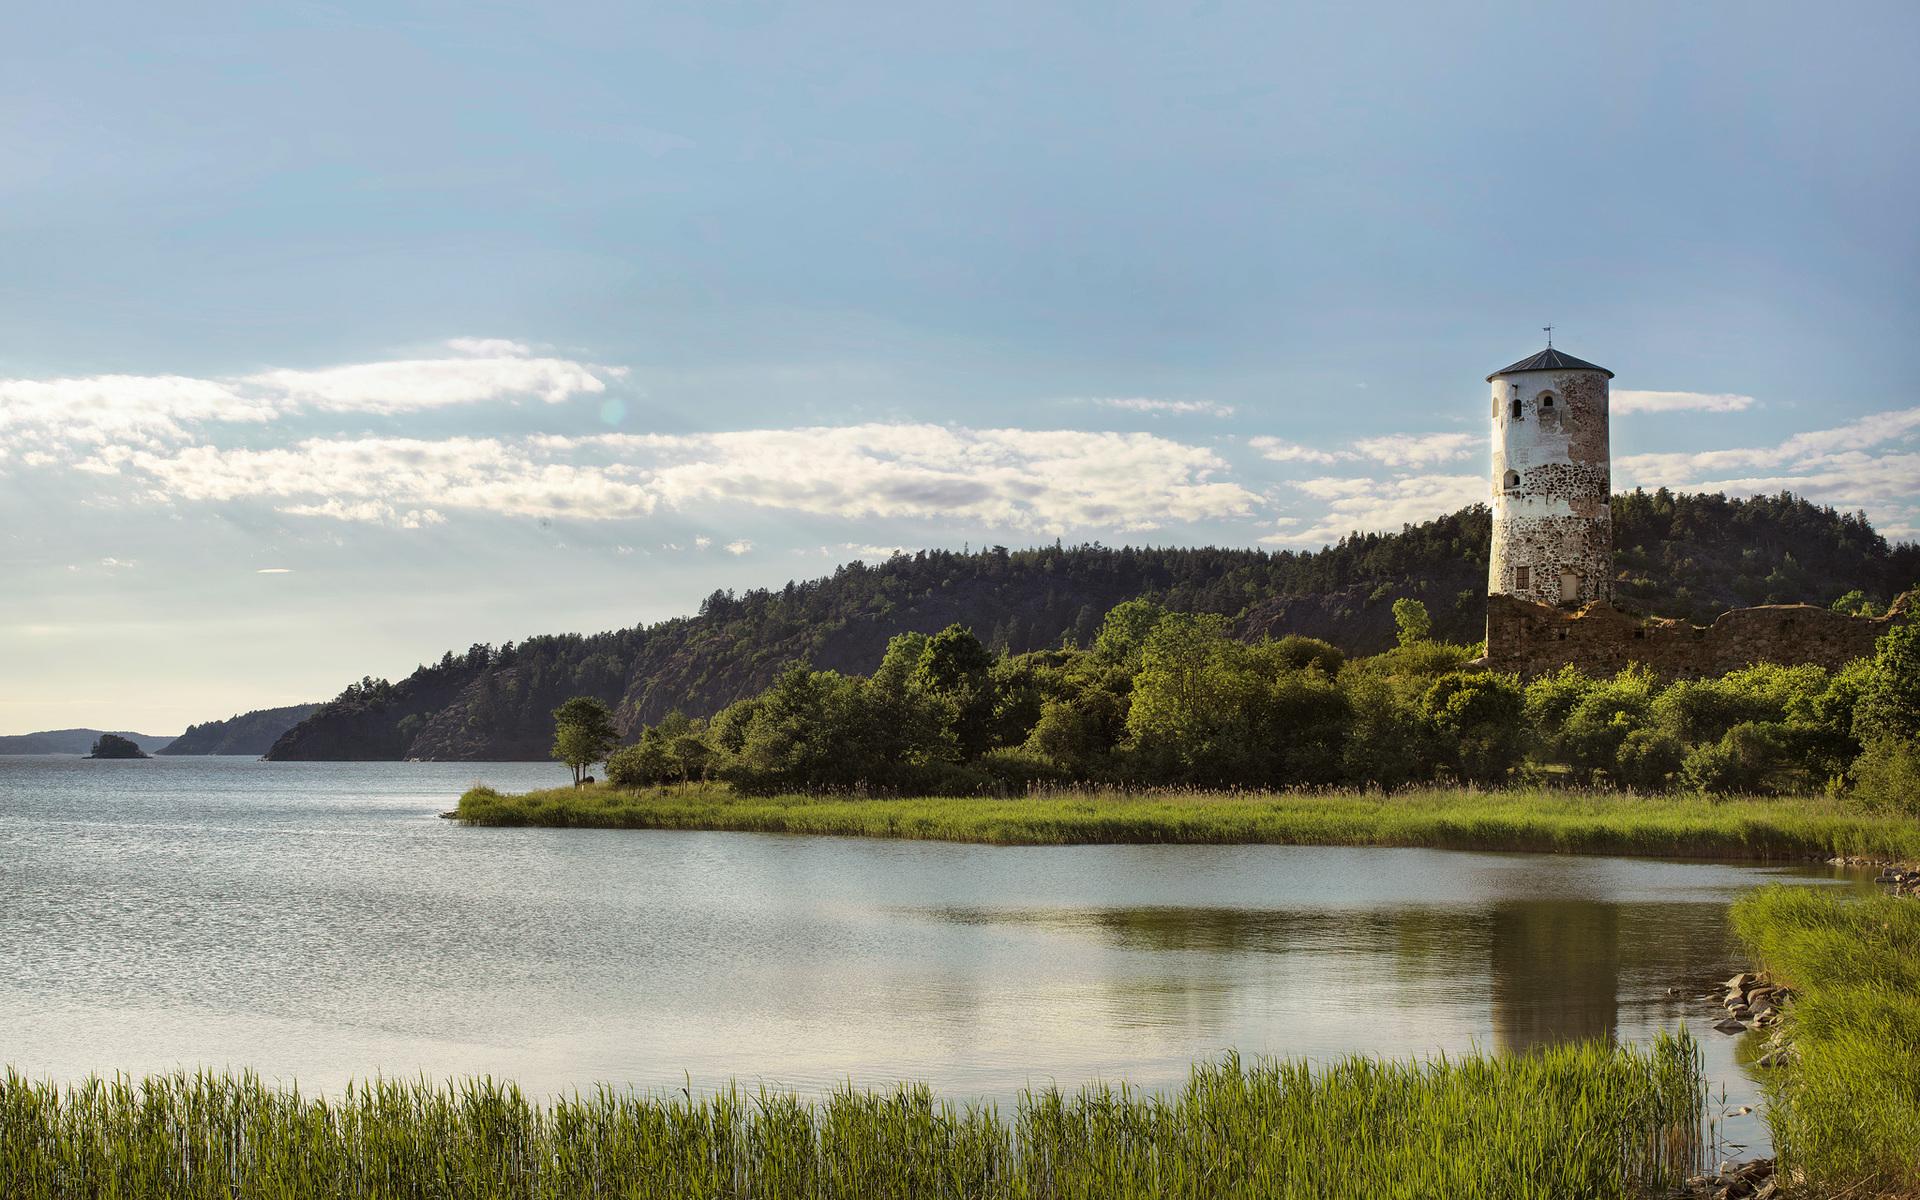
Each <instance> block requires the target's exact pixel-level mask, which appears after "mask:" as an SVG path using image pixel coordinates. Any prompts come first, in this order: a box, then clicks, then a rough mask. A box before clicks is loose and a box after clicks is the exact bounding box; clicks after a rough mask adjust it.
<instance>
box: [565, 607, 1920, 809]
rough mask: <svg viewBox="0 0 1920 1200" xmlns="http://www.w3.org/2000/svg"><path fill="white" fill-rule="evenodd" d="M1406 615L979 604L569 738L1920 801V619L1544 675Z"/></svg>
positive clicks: (664, 778) (620, 754)
mask: <svg viewBox="0 0 1920 1200" xmlns="http://www.w3.org/2000/svg"><path fill="white" fill-rule="evenodd" d="M1394 615H1395V618H1396V623H1397V627H1398V631H1399V644H1398V645H1396V646H1395V647H1394V648H1393V649H1391V650H1388V651H1385V652H1383V653H1380V654H1376V655H1371V656H1368V657H1362V658H1349V657H1348V656H1346V655H1345V654H1343V653H1342V652H1341V651H1340V650H1339V649H1338V648H1336V647H1334V646H1332V645H1330V644H1328V643H1326V642H1323V641H1318V640H1315V639H1312V638H1306V637H1298V636H1293V637H1283V638H1278V639H1265V640H1261V641H1258V642H1246V641H1242V640H1239V639H1236V638H1235V637H1233V636H1231V634H1230V631H1229V628H1228V624H1227V622H1226V620H1225V619H1224V618H1222V617H1221V616H1219V615H1218V614H1211V613H1190V612H1177V611H1171V610H1169V609H1167V608H1166V607H1164V606H1162V605H1160V604H1159V603H1157V602H1155V601H1153V600H1147V599H1136V600H1130V601H1127V602H1125V603H1122V604H1120V605H1118V606H1116V607H1115V608H1113V609H1112V610H1111V611H1110V612H1108V613H1107V614H1106V615H1105V617H1104V619H1103V620H1102V621H1101V623H1100V626H1099V628H1098V631H1097V633H1096V635H1095V636H1094V637H1093V639H1092V641H1091V644H1090V645H1089V646H1088V647H1086V648H1085V649H1078V648H1062V649H1056V650H1041V651H1030V652H1027V653H1020V654H1004V653H995V652H994V651H993V650H992V649H991V648H990V647H988V646H987V645H986V644H984V643H983V642H982V641H981V639H980V638H979V637H977V636H976V635H975V634H974V633H973V632H972V631H971V630H968V629H966V628H964V627H962V626H960V625H957V624H956V625H951V626H949V627H947V628H946V629H944V630H942V631H940V632H939V633H936V634H933V635H927V634H920V633H903V634H900V635H898V636H896V637H894V638H893V639H892V641H891V642H889V643H888V646H887V650H886V653H885V655H884V657H883V658H882V660H881V662H880V665H879V667H878V669H876V670H875V671H874V672H873V673H872V674H871V675H867V676H859V675H850V674H843V673H841V672H838V671H832V670H816V669H813V668H810V667H808V666H806V665H803V664H796V665H793V666H790V667H788V668H787V669H786V670H785V671H783V672H782V673H781V674H780V675H779V677H778V678H777V679H776V680H775V682H774V683H773V685H772V686H771V687H769V688H767V689H765V690H764V691H762V692H760V693H758V694H757V695H754V696H751V697H748V698H746V699H743V700H740V701H738V702H736V703H734V704H731V705H729V706H727V707H726V708H724V709H722V710H721V711H720V712H719V713H718V714H716V715H715V716H714V717H713V718H712V719H711V720H701V719H697V718H691V717H687V716H683V715H680V714H672V715H670V716H669V717H667V718H666V719H664V720H662V721H659V722H657V723H655V724H652V725H649V726H647V727H645V728H644V729H643V730H642V731H641V732H640V734H639V736H638V738H637V739H636V740H634V741H633V742H632V743H631V744H630V745H626V746H622V747H619V748H618V749H614V748H613V747H614V743H615V741H616V735H615V733H614V731H613V728H612V724H611V722H610V721H602V722H600V723H599V724H598V725H597V728H598V729H599V741H598V742H595V743H593V744H592V745H590V746H585V747H583V746H582V745H581V744H580V743H579V741H578V739H577V736H576V735H575V734H573V733H570V732H569V728H568V723H567V722H562V724H561V729H560V739H561V741H562V742H567V741H568V739H569V738H573V739H574V740H573V741H572V742H571V743H570V745H571V751H572V753H573V755H574V757H575V758H578V756H579V755H580V754H581V753H586V752H591V753H590V757H588V758H587V759H585V760H584V762H597V761H600V758H599V757H598V755H602V754H605V755H608V757H607V758H606V762H607V777H608V779H609V781H610V782H612V783H614V784H616V785H620V786H628V787H636V786H649V785H658V784H669V783H679V782H693V781H704V780H719V781H724V782H725V783H727V784H729V785H731V786H732V787H733V788H735V789H736V790H738V791H741V792H744V793H750V794H771V793H780V792H839V793H848V794H863V793H864V794H908V795H969V794H982V793H1007V792H1022V791H1025V790H1027V789H1029V788H1032V787H1035V786H1046V785H1067V784H1095V785H1114V786H1123V787H1136V786H1168V785H1187V786H1194V787H1209V788H1213V787H1223V788H1287V787H1316V786H1317V787H1331V786H1343V787H1372V788H1382V789H1388V790H1392V789H1396V788H1401V787H1406V786H1408V785H1412V784H1425V783H1434V782H1446V781H1452V782H1459V783H1466V784H1475V785H1483V786H1492V785H1500V784H1504V783H1508V782H1517V781H1534V782H1539V781H1561V782H1565V783H1569V784H1576V785H1592V786H1612V787H1621V788H1631V789H1634V790H1637V791H1645V792H1657V791H1663V790H1668V789H1675V788H1685V789H1691V790H1699V791H1707V792H1716V793H1778V792H1787V791H1820V790H1828V791H1833V792H1844V793H1848V794H1851V795H1854V796H1856V797H1858V798H1859V799H1860V800H1861V801H1862V802H1864V803H1868V804H1872V805H1892V806H1904V807H1908V808H1912V807H1914V806H1915V804H1916V801H1915V798H1914V797H1915V785H1916V784H1917V783H1920V756H1917V755H1916V751H1915V746H1916V739H1917V738H1920V626H1916V625H1915V624H1912V623H1909V624H1905V625H1900V626H1896V627H1895V628H1894V629H1893V630H1892V631H1891V632H1890V633H1888V634H1887V635H1886V636H1885V637H1883V638H1882V639H1881V643H1880V646H1879V648H1878V651H1877V653H1876V655H1875V656H1874V657H1873V658H1870V659H1862V660H1860V661H1858V662H1855V663H1852V664H1850V665H1848V666H1847V667H1845V668H1843V669H1841V670H1839V671H1832V672H1829V671H1827V670H1825V669H1823V668H1821V667H1817V666H1810V665H1802V666H1779V665H1773V664H1761V665H1757V666H1752V667H1747V668H1745V669H1743V670H1739V671H1735V672H1732V673H1730V674H1727V675H1724V676H1721V677H1719V678H1714V679H1698V680H1680V681H1675V682H1662V681H1661V680H1660V679H1658V678H1657V677H1655V676H1654V675H1653V674H1652V673H1651V672H1650V671H1648V670H1647V669H1645V668H1643V667H1630V668H1628V669H1626V670H1624V671H1621V672H1619V673H1618V674H1615V675H1612V676H1606V677H1595V676H1591V675H1587V674H1585V673H1583V672H1581V671H1579V670H1576V669H1574V668H1566V669H1564V670H1562V671H1560V672H1558V673H1557V674H1553V675H1547V676H1543V677H1540V678H1536V679H1533V680H1531V681H1524V682H1523V681H1522V680H1520V679H1518V678H1517V677H1515V676H1512V675H1507V674H1501V673H1498V672H1493V671H1488V670H1485V669H1482V668H1479V667H1477V666H1475V665H1474V664H1473V660H1474V659H1475V657H1476V655H1477V654H1478V653H1479V652H1480V648H1479V647H1477V646H1468V645H1461V644H1457V643H1450V642H1444V641H1438V640H1435V639H1434V638H1433V637H1432V625H1431V620H1430V618H1429V616H1428V614H1427V611H1426V608H1425V606H1424V605H1422V604H1421V603H1419V602H1418V601H1413V600H1402V601H1400V602H1398V603H1397V604H1395V605H1394ZM573 703H574V704H576V705H577V704H578V703H579V702H573ZM593 703H595V704H597V703H598V702H593ZM562 711H564V710H556V714H555V715H556V717H558V716H560V715H561V713H562ZM601 711H602V713H603V714H604V706H601ZM559 752H560V747H556V754H559ZM560 756H561V757H563V758H565V757H567V755H565V754H560ZM577 775H578V765H576V776H577Z"/></svg>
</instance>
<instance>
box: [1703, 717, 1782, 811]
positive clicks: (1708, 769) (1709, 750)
mask: <svg viewBox="0 0 1920 1200" xmlns="http://www.w3.org/2000/svg"><path fill="white" fill-rule="evenodd" d="M1791 745H1792V738H1791V735H1790V732H1789V730H1788V728H1787V726H1785V725H1782V724H1779V723H1777V722H1761V721H1749V722H1746V723H1744V724H1741V725H1735V726H1734V727H1733V728H1732V729H1729V730H1727V733H1726V736H1725V737H1722V738H1721V739H1720V740H1719V741H1718V742H1714V743H1713V744H1711V745H1707V746H1699V747H1696V748H1695V749H1694V751H1693V753H1691V754H1689V755H1687V760H1686V763H1685V764H1684V765H1683V766H1682V767H1681V770H1680V774H1681V778H1682V779H1683V780H1684V781H1685V782H1686V785H1687V786H1688V787H1690V788H1692V789H1694V790H1695V791H1699V792H1713V793H1718V794H1721V795H1726V794H1734V793H1740V794H1748V795H1770V794H1773V793H1774V792H1776V791H1778V790H1779V789H1778V787H1777V786H1776V783H1777V780H1776V776H1777V775H1778V774H1779V773H1780V771H1781V769H1782V768H1783V766H1785V765H1786V763H1787V759H1788V751H1789V749H1790V747H1791Z"/></svg>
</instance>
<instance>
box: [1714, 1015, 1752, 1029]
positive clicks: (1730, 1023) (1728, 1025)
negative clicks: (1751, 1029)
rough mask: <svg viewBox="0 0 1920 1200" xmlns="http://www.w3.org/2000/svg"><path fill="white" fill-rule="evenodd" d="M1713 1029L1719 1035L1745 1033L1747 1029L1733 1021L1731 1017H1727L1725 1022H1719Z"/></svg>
mask: <svg viewBox="0 0 1920 1200" xmlns="http://www.w3.org/2000/svg"><path fill="white" fill-rule="evenodd" d="M1714 1028H1715V1029H1717V1030H1719V1031H1720V1032H1721V1033H1745V1032H1746V1031H1747V1027H1746V1026H1745V1025H1743V1024H1741V1023H1740V1022H1738V1021H1736V1020H1734V1019H1733V1018H1732V1017H1728V1018H1727V1019H1726V1020H1724V1021H1722V1022H1720V1023H1719V1024H1718V1025H1715V1026H1714Z"/></svg>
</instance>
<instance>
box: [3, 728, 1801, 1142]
mask: <svg viewBox="0 0 1920 1200" xmlns="http://www.w3.org/2000/svg"><path fill="white" fill-rule="evenodd" d="M564 779H565V774H564V771H563V770H562V769H561V768H558V767H556V766H553V765H550V764H525V763H513V764H472V763H262V762H257V761H254V760H252V759H238V758H219V759H184V758H182V759H154V760H151V761H146V762H92V761H87V760H83V759H76V758H59V757H44V758H6V757H0V1063H11V1064H12V1065H14V1066H15V1067H17V1068H19V1069H22V1070H24V1071H26V1072H28V1073H30V1074H33V1075H35V1076H52V1077H56V1078H73V1077H76V1076H80V1075H84V1074H87V1073H90V1072H100V1073H109V1074H110V1073H112V1072H115V1071H123V1072H128V1073H134V1074H138V1073H144V1072H148V1071H155V1070H165V1069H170V1068H174V1067H182V1066H184V1067H194V1066H201V1065H206V1066H212V1067H231V1068H241V1067H248V1068H253V1069H255V1070H257V1071H259V1072H260V1073H261V1074H262V1075H264V1076H266V1077H268V1078H269V1079H273V1080H278V1081H283V1082H284V1081H289V1080H294V1079H297V1080H298V1081H299V1082H300V1083H301V1084H302V1085H303V1086H305V1087H309V1088H319V1089H322V1090H332V1089H335V1088H337V1087H339V1086H340V1085H341V1084H342V1083H343V1082H345V1081H346V1080H347V1079H349V1078H354V1077H366V1076H368V1075H370V1074H372V1073H374V1072H384V1073H386V1074H389V1075H403V1076H412V1075H417V1074H420V1073H425V1074H427V1075H429V1076H434V1077H445V1076H450V1075H469V1074H492V1075H495V1076H500V1077H510V1078H513V1079H515V1080H518V1081H519V1082H520V1083H521V1084H522V1085H523V1086H525V1087H527V1088H528V1089H530V1090H532V1091H535V1092H539V1093H553V1092H559V1091H565V1090H570V1089H573V1088H583V1089H584V1088H588V1087H590V1086H591V1085H593V1084H595V1083H599V1082H603V1081H604V1082H610V1083H614V1084H616V1085H635V1086H639V1087H642V1088H646V1089H653V1090H667V1089H678V1088H679V1087H681V1086H683V1085H686V1084H690V1085H691V1086H692V1087H693V1088H694V1089H696V1090H699V1089H709V1088H712V1087H715V1086H719V1085H722V1084H724V1083H725V1082H726V1081H728V1080H738V1081H740V1082H741V1083H743V1084H746V1085H749V1086H751V1085H753V1084H756V1083H759V1082H766V1083H769V1084H774V1085H780V1086H787V1087H793V1088H798V1089H801V1090H805V1091H810V1092H816V1091H820V1090H824V1089H827V1088H830V1087H832V1086H834V1085H835V1084H838V1083H841V1082H844V1081H847V1080H851V1081H853V1082H855V1083H857V1084H862V1085H884V1084H887V1083H890V1082H892V1081H896V1080H901V1079H914V1080H926V1081H928V1082H930V1083H932V1084H933V1085H934V1086H935V1087H936V1088H937V1089H939V1090H940V1091H942V1092H944V1093H947V1094H950V1095H954V1096H959V1097H969V1098H985V1099H997V1100H1002V1101H1004V1100H1006V1099H1008V1098H1010V1097H1011V1096H1012V1095H1013V1094H1015V1093H1016V1092H1017V1091H1018V1090H1019V1089H1020V1088H1022V1087H1024V1086H1026V1085H1028V1084H1042V1083H1047V1082H1058V1083H1060V1084H1062V1085H1064V1086H1069V1087H1071V1086H1074V1085H1078V1084H1080V1083H1082V1082H1084V1081H1087V1080H1091V1079H1096V1078H1100V1079H1109V1080H1122V1079H1124V1080H1128V1081H1131V1082H1133V1083H1136V1084H1140V1085H1143V1086H1147V1087H1160V1086H1164V1085H1169V1084H1177V1083H1179V1082H1182V1081H1183V1080H1184V1079H1185V1077H1186V1073H1187V1068H1188V1065H1189V1064H1190V1063H1191V1062H1192V1061H1193V1060H1194V1059H1196V1058H1206V1057H1210V1056H1214V1055H1218V1054H1220V1053H1221V1052H1223V1051H1225V1050H1227V1049H1229V1048H1232V1049H1237V1050H1239V1051H1240V1052H1241V1054H1242V1055H1243V1056H1254V1055H1264V1054H1271V1055H1289V1056H1306V1057H1312V1058H1321V1059H1324V1058H1326V1057H1329V1056H1334V1055H1340V1054H1345V1053H1349V1052H1355V1051H1358V1052H1364V1053H1370V1054H1385V1055H1396V1056H1399V1055H1424V1054H1430V1053H1433V1052H1436V1051H1443V1050H1444V1051H1448V1052H1455V1051H1462V1050H1468V1049H1471V1048H1475V1047H1479V1048H1502V1049H1508V1048H1513V1049H1517V1048H1523V1047H1527V1046H1532V1045H1537V1044H1540V1043H1545V1042H1552V1041H1558V1040H1562V1039H1569V1038H1578V1037H1595V1036H1597V1037H1606V1036H1612V1037H1615V1038H1618V1039H1622V1040H1635V1039H1643V1038H1646V1037H1648V1036H1650V1035H1651V1034H1652V1033H1653V1032H1654V1031H1655V1030H1658V1029H1671V1028H1674V1027H1676V1026H1677V1025H1678V1024H1679V1023H1680V1022H1681V1021H1682V1020H1683V1019H1684V1020H1686V1021H1688V1022H1689V1023H1690V1024H1691V1026H1692V1027H1693V1028H1694V1029H1695V1030H1696V1031H1699V1032H1700V1034H1701V1036H1702V1038H1703V1042H1704V1045H1705V1047H1706V1052H1707V1060H1708V1068H1709V1073H1710V1075H1711V1076H1712V1077H1713V1078H1714V1079H1715V1080H1716V1081H1717V1083H1718V1085H1719V1086H1722V1087H1724V1088H1725V1089H1726V1091H1727V1094H1728V1101H1727V1103H1728V1104H1729V1105H1735V1104H1740V1103H1743V1102H1744V1103H1753V1102H1755V1089H1754V1087H1753V1085H1752V1083H1751V1081H1750V1080H1749V1079H1748V1078H1747V1076H1746V1075H1745V1074H1744V1073H1743V1071H1742V1070H1741V1068H1740V1067H1739V1065H1738V1063H1737V1061H1736V1058H1737V1057H1738V1056H1739V1054H1740V1049H1739V1047H1740V1046H1741V1040H1740V1039H1735V1038H1728V1037H1725V1036H1723V1035H1720V1034H1716V1033H1713V1032H1711V1031H1710V1030H1709V1029H1707V1026H1708V1025H1710V1024H1711V1022H1712V1021H1713V1020H1714V1019H1715V1018H1716V1016H1717V1015H1718V1014H1717V1013H1716V1012H1715V1011H1714V1010H1713V1009H1712V1008H1711V1006H1710V1005H1708V1004H1705V1003H1702V1002H1701V1001H1700V1000H1699V999H1697V997H1698V996H1699V995H1701V994H1702V993H1703V992H1704V991H1706V990H1708V986H1707V985H1708V984H1709V983H1710V981H1713V980H1717V979H1723V978H1725V977H1726V976H1727V975H1729V974H1731V973H1732V972H1733V971H1734V970H1737V969H1739V967H1740V966H1741V964H1740V962H1739V959H1738V957H1737V955H1736V954H1735V952H1734V949H1733V947H1732V946H1731V945H1730V943H1729V940H1728V936H1727V930H1726V923H1725V914H1726V906H1727V904H1728V902H1729V901H1730V900H1731V899H1732V898H1733V897H1734V896H1736V895H1738V894H1739V893H1740V892H1741V891H1743V890H1744V889H1747V888H1751V887H1754V886H1756V885H1758V884H1760V883H1763V882H1766V881H1769V880H1774V879H1780V878H1799V879H1805V880H1808V881H1816V880H1831V879H1832V878H1834V877H1835V874H1836V873H1835V872H1833V871H1831V870H1829V869H1827V868H1817V869H1815V868H1783V867H1755V866H1728V865H1724V864H1683V863H1673V862H1657V861H1645V860H1633V859H1622V858H1579V857H1550V856H1542V855H1524V854H1467V853H1459V852H1449V851H1424V850H1365V849H1331V848H1308V847H1281V846H1245V847H1216V846H1096V847H1074V848H1058V847H1049V848H994V847H984V846H959V845H945V844H938V843H906V842H882V841H865V840H858V839H845V838H810V837H788V836H770V835H757V834H732V833H713V834H708V833H665V832H647V831H633V832H596V831H573V830H538V829H529V830H506V829H465V828H461V827H460V826H458V825H456V824H454V823H453V822H450V821H441V820H437V819H436V818H435V814H437V813H438V812H440V811H443V810H445V809H447V808H450V807H451V806H452V804H453V802H454V800H455V798H456V797H457V796H458V794H459V792H460V791H461V790H463V789H464V788H465V787H467V786H469V785H470V784H471V783H473V782H474V781H475V780H485V781H486V782H489V783H492V784H494V785H496V786H498V787H501V788H502V789H507V790H524V789H526V788H529V787H535V786H544V785H551V784H554V783H557V782H561V781H564ZM1669 988H1677V989H1678V994H1674V995H1670V994H1669V993H1668V989H1669ZM1726 1129H1727V1132H1728V1133H1729V1134H1730V1135H1731V1136H1733V1137H1734V1138H1735V1139H1736V1140H1740V1141H1746V1142H1752V1143H1758V1142H1759V1141H1760V1139H1761V1137H1762V1136H1763V1134H1762V1131H1761V1130H1760V1128H1759V1126H1758V1124H1757V1122H1756V1121H1755V1120H1753V1119H1751V1118H1749V1119H1746V1120H1744V1121H1739V1120H1736V1121H1734V1122H1731V1123H1730V1124H1729V1125H1728V1126H1727V1127H1726Z"/></svg>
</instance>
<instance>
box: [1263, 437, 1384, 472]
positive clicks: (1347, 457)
mask: <svg viewBox="0 0 1920 1200" xmlns="http://www.w3.org/2000/svg"><path fill="white" fill-rule="evenodd" d="M1247 445H1249V446H1252V447H1253V448H1254V449H1255V450H1258V451H1259V452H1260V454H1261V457H1263V458H1268V459H1272V460H1273V461H1274V462H1304V463H1317V464H1319V465H1321V466H1331V465H1332V464H1334V463H1337V462H1351V461H1353V460H1354V459H1355V458H1356V457H1358V456H1357V455H1355V454H1354V453H1353V452H1352V451H1350V450H1315V449H1314V448H1313V447H1311V446H1302V445H1301V444H1300V443H1298V442H1289V441H1287V440H1286V439H1285V438H1277V437H1266V436H1261V437H1256V438H1248V439H1247Z"/></svg>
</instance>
